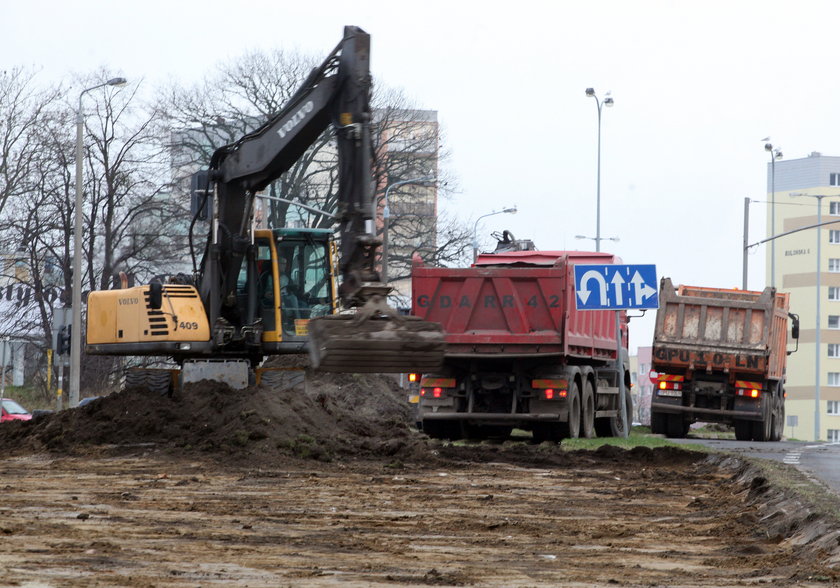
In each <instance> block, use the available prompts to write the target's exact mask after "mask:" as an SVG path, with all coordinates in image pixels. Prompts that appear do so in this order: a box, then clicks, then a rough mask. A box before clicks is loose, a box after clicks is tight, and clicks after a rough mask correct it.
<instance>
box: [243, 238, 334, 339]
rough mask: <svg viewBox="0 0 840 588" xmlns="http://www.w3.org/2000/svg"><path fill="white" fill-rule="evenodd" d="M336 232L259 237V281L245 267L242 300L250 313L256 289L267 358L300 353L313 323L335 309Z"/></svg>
mask: <svg viewBox="0 0 840 588" xmlns="http://www.w3.org/2000/svg"><path fill="white" fill-rule="evenodd" d="M332 235H333V232H332V231H331V230H329V229H286V228H284V229H273V230H258V231H256V232H255V236H254V258H255V259H254V261H255V268H254V270H253V271H254V274H255V276H254V278H253V279H252V278H249V276H248V272H249V269H248V264H247V263H243V265H242V268H241V269H240V272H239V279H238V280H237V298H238V299H239V300H240V306H241V308H243V309H244V308H247V304H248V302H247V301H248V300H249V297H250V293H249V289H250V288H252V287H255V288H256V294H257V296H256V298H257V300H258V304H257V309H256V314H257V318H259V319H260V321H261V322H262V328H263V334H262V344H263V348H264V350H265V352H266V353H269V354H272V353H284V352H289V351H300V350H301V349H302V347H303V346H304V345H305V344H306V342H307V335H308V333H309V329H308V325H309V321H310V319H312V318H316V317H320V316H326V315H329V314H332V313H333V312H334V311H335V308H336V290H335V280H334V278H333V276H334V275H335V272H334V270H333V262H332V258H333V255H332V253H333V249H334V245H333V241H332Z"/></svg>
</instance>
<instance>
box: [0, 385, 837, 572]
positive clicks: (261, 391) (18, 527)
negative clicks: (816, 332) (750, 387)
mask: <svg viewBox="0 0 840 588" xmlns="http://www.w3.org/2000/svg"><path fill="white" fill-rule="evenodd" d="M411 423H412V414H411V411H410V409H409V407H408V405H407V403H406V401H405V393H404V391H402V390H401V389H400V388H399V386H397V384H396V381H395V380H394V379H392V378H390V377H384V376H375V375H364V376H362V375H341V376H336V375H331V376H321V375H316V374H309V375H308V377H307V378H306V381H305V382H304V381H303V378H302V372H299V371H296V370H278V372H277V373H276V374H272V377H266V378H265V379H264V381H263V383H262V384H261V385H259V386H254V387H252V388H249V389H247V390H243V391H232V390H229V389H227V388H225V387H223V386H221V385H215V384H211V383H209V382H204V383H200V384H194V385H191V386H188V387H187V388H186V389H184V390H183V391H182V392H179V393H176V394H175V395H174V396H173V397H171V398H166V397H161V398H150V397H149V396H148V395H146V394H143V393H141V392H139V391H135V390H127V391H124V392H121V393H118V394H112V395H110V396H107V397H105V398H102V399H100V400H97V401H95V402H92V403H91V404H89V405H87V406H85V407H82V408H79V409H74V410H69V411H64V412H61V413H57V414H54V415H48V416H46V417H42V418H39V419H36V420H34V421H32V422H30V423H4V424H3V426H2V427H1V428H0V444H2V447H3V450H4V455H5V457H4V458H3V459H2V460H0V473H2V481H0V491H2V500H0V536H1V537H2V539H1V540H2V547H0V574H2V579H1V580H0V584H3V585H9V586H94V585H97V586H209V585H219V586H229V585H239V586H333V585H341V586H378V585H382V586H387V585H402V586H412V585H414V586H428V585H434V586H607V585H619V586H752V585H768V586H826V585H832V584H836V583H837V582H839V581H840V569H838V568H836V567H835V566H837V565H838V564H840V548H838V537H840V528H839V527H838V526H837V523H836V521H835V519H833V518H832V517H831V516H828V515H826V514H822V513H818V512H815V511H814V510H813V509H811V508H809V506H808V505H807V504H806V503H804V502H803V501H802V499H801V498H800V497H798V496H797V495H795V494H792V493H791V492H790V491H789V490H785V489H782V488H779V487H776V486H774V485H773V484H772V483H770V482H768V480H767V478H765V477H764V476H763V475H762V474H761V471H760V470H759V469H758V468H756V467H755V466H753V465H751V464H749V463H746V462H743V461H741V460H739V459H736V458H733V457H727V456H724V455H718V454H706V453H703V452H689V451H683V450H680V449H676V448H670V447H662V448H657V449H649V448H644V447H637V448H635V449H632V450H624V449H618V448H615V447H612V446H608V445H605V446H602V447H601V448H599V449H597V450H594V451H566V450H564V449H563V447H562V445H556V444H547V443H544V444H540V445H534V444H530V443H528V442H527V441H516V442H506V443H486V442H485V443H467V444H451V443H442V442H439V441H431V440H429V439H427V438H426V437H425V436H424V435H422V434H421V433H418V432H417V431H415V430H413V429H412V427H411V426H410V425H411Z"/></svg>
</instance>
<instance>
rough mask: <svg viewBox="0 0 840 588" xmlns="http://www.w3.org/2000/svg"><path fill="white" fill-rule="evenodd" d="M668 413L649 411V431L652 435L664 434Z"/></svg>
mask: <svg viewBox="0 0 840 588" xmlns="http://www.w3.org/2000/svg"><path fill="white" fill-rule="evenodd" d="M667 416H668V415H665V414H662V413H659V412H651V413H650V432H651V433H653V434H654V435H664V434H665V430H666V429H667V425H666V423H667V420H666V418H667Z"/></svg>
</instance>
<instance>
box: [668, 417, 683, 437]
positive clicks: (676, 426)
mask: <svg viewBox="0 0 840 588" xmlns="http://www.w3.org/2000/svg"><path fill="white" fill-rule="evenodd" d="M687 434H688V426H687V423H686V422H685V420H683V418H682V415H681V414H669V415H667V420H666V421H665V436H666V437H668V438H670V439H682V438H683V437H685V436H686V435H687Z"/></svg>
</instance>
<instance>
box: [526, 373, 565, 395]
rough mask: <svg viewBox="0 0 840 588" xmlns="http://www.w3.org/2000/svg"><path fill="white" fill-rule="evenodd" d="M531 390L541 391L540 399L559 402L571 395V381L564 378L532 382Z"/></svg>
mask: <svg viewBox="0 0 840 588" xmlns="http://www.w3.org/2000/svg"><path fill="white" fill-rule="evenodd" d="M531 388H533V389H535V390H541V391H542V392H541V393H539V396H538V398H543V399H545V400H558V399H560V398H565V397H566V395H567V394H568V393H569V392H568V388H569V381H568V380H566V379H564V378H542V379H536V380H531Z"/></svg>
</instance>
